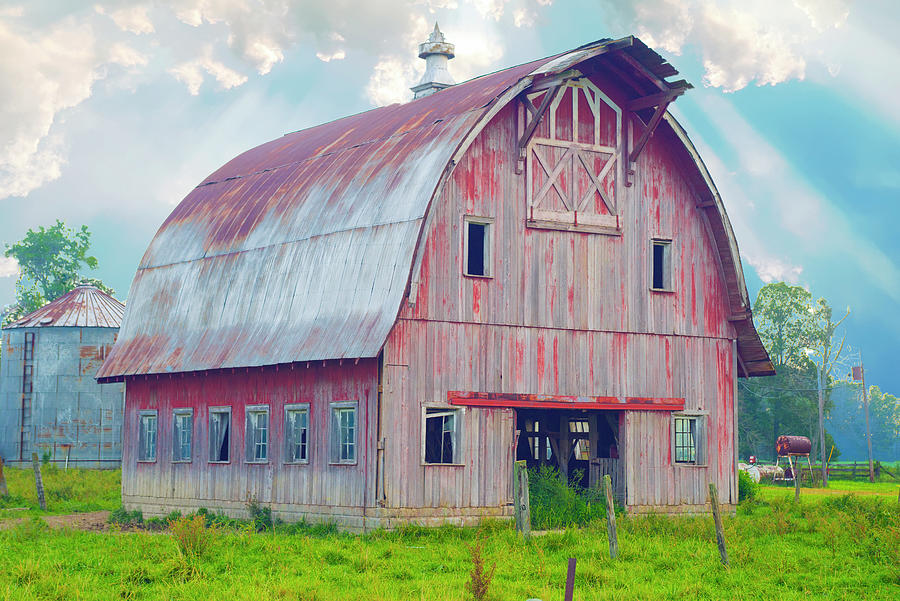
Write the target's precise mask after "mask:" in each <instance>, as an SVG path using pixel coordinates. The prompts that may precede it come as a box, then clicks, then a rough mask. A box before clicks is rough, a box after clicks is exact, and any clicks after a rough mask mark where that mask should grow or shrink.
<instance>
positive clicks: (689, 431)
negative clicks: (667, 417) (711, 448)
mask: <svg viewBox="0 0 900 601" xmlns="http://www.w3.org/2000/svg"><path fill="white" fill-rule="evenodd" d="M672 457H673V458H674V459H675V463H676V464H687V465H706V416H704V415H674V416H673V417H672Z"/></svg>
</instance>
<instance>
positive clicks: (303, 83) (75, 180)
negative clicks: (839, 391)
mask: <svg viewBox="0 0 900 601" xmlns="http://www.w3.org/2000/svg"><path fill="white" fill-rule="evenodd" d="M436 21H437V22H438V23H439V24H440V27H441V29H442V30H443V31H444V33H445V34H446V36H447V40H448V41H449V42H451V43H454V44H455V45H456V58H455V59H454V60H452V61H451V63H450V70H451V73H452V74H453V75H454V77H456V79H457V81H463V80H465V79H468V78H470V77H473V76H477V75H480V74H483V73H487V72H491V71H495V70H497V69H501V68H504V67H508V66H512V65H516V64H520V63H523V62H527V61H530V60H533V59H535V58H539V57H543V56H548V55H551V54H554V53H557V52H561V51H565V50H569V49H571V48H575V47H577V46H579V45H581V44H584V43H587V42H591V41H594V40H597V39H600V38H605V37H613V38H616V37H621V36H624V35H629V34H635V35H637V36H639V37H640V38H641V39H642V40H643V41H644V42H646V43H647V44H649V45H650V46H652V47H653V48H655V49H656V50H657V51H658V52H660V53H661V54H662V55H663V56H664V57H666V58H667V59H668V60H669V61H670V62H671V63H672V64H673V65H674V66H675V67H676V68H677V69H678V70H679V71H680V72H681V74H682V76H683V77H685V78H686V79H687V80H688V81H690V82H692V83H693V84H694V86H695V89H693V90H690V91H689V92H688V93H687V94H685V95H684V96H682V97H681V98H679V99H678V100H677V102H675V104H674V105H673V108H672V109H671V110H672V112H673V113H674V114H675V116H676V117H677V118H678V119H679V120H680V121H681V123H682V124H683V125H684V126H685V128H686V129H687V131H688V133H689V135H690V136H691V138H692V140H693V141H694V143H695V145H696V146H697V148H698V149H699V151H700V153H701V155H702V157H703V159H704V161H705V162H706V164H707V166H708V167H709V170H710V172H711V174H712V177H713V179H714V181H715V182H716V185H717V187H718V189H719V191H720V192H721V194H722V197H723V199H724V202H725V206H726V209H727V211H728V214H729V217H730V219H731V222H732V225H733V227H734V230H735V234H736V236H737V240H738V245H739V247H740V250H741V255H742V259H743V265H744V273H745V277H746V280H747V285H748V288H749V291H750V294H751V298H753V297H755V295H756V292H757V291H758V290H759V288H760V287H761V286H762V285H763V284H764V283H767V282H772V281H779V280H784V281H787V282H790V283H792V284H798V285H802V286H804V287H805V288H807V289H808V290H810V292H811V293H812V294H813V295H814V297H816V298H818V297H825V298H826V299H828V301H829V302H830V303H831V305H832V306H833V307H834V308H835V312H836V313H838V314H839V315H843V313H844V312H845V311H846V310H847V309H848V308H849V310H850V316H849V317H848V318H847V320H846V321H845V322H844V323H845V326H846V327H845V328H844V331H843V332H842V335H843V334H846V338H847V342H848V343H849V344H850V345H851V347H852V351H853V353H854V354H858V353H860V352H861V353H862V358H863V360H864V362H865V364H866V367H867V378H866V379H867V382H868V383H871V384H878V385H879V386H881V388H882V389H883V390H886V391H891V392H894V393H900V368H898V367H897V365H896V359H895V358H894V357H895V354H896V349H895V347H896V343H897V341H898V340H900V311H898V308H900V238H898V237H897V236H896V234H895V229H896V224H897V223H900V111H898V110H897V109H896V106H895V105H896V103H897V98H900V67H898V65H900V46H898V43H897V42H896V41H895V40H896V31H897V30H898V26H900V5H898V4H897V3H895V2H891V1H889V0H884V1H880V0H870V1H865V2H862V1H861V2H851V1H849V0H758V1H756V2H746V1H742V0H721V1H719V2H708V1H702V0H636V1H633V2H625V1H622V0H593V1H587V0H585V1H579V0H570V1H565V0H405V1H404V0H397V1H384V0H369V1H367V2H358V1H355V0H327V1H322V0H157V1H152V0H151V1H130V0H112V1H99V2H77V1H75V0H29V1H28V2H21V3H17V2H15V1H12V2H10V1H9V0H0V82H3V83H2V84H0V246H2V245H4V244H8V243H12V242H15V241H16V240H19V239H21V238H22V237H23V236H24V234H25V232H26V231H27V230H28V229H29V228H36V227H37V226H39V225H45V226H47V225H51V224H53V223H54V221H55V220H56V219H62V220H63V221H65V222H66V223H67V224H68V225H69V226H80V225H81V224H86V225H87V226H88V227H89V229H90V231H91V232H92V233H93V238H92V241H93V247H92V250H93V254H94V255H95V256H96V257H97V258H98V260H99V263H100V265H99V268H98V269H97V270H96V271H95V272H93V273H91V274H90V275H91V276H93V277H98V278H100V279H102V280H103V281H104V282H105V283H107V284H108V285H110V286H112V287H113V288H114V289H115V290H116V291H117V293H118V294H117V295H118V296H119V298H121V299H123V300H124V299H125V298H126V297H127V292H128V289H129V286H130V284H131V280H132V278H133V276H134V272H135V269H136V268H137V265H138V262H139V260H140V258H141V256H142V254H143V252H144V250H145V249H146V247H147V245H148V244H149V242H150V240H151V239H152V237H153V235H154V233H155V232H156V230H157V228H158V227H159V225H160V224H161V223H162V221H163V220H164V219H165V218H166V216H167V215H168V214H169V213H170V212H171V211H172V209H173V208H174V207H175V206H176V205H177V204H178V202H180V200H181V199H182V198H183V197H184V196H185V195H187V193H188V192H189V191H190V190H191V188H193V187H194V186H195V185H197V184H198V183H199V182H200V181H202V180H203V179H204V178H205V177H206V176H207V175H208V174H210V173H211V172H212V171H214V170H215V169H217V168H218V167H219V166H221V165H222V164H224V163H225V162H227V161H228V160H229V159H231V158H233V157H234V156H235V155H237V154H239V153H240V152H242V151H244V150H247V149H249V148H252V147H254V146H256V145H258V144H261V143H263V142H266V141H268V140H271V139H274V138H277V137H280V136H281V135H283V134H284V133H287V132H290V131H295V130H298V129H303V128H306V127H310V126H313V125H316V124H319V123H322V122H325V121H330V120H333V119H336V118H340V117H342V116H346V115H350V114H354V113H358V112H361V111H365V110H368V109H370V108H372V107H375V106H381V105H385V104H390V103H393V102H406V101H408V100H410V98H411V96H412V94H411V92H410V91H409V89H408V88H409V86H411V85H414V84H415V83H417V81H418V78H419V77H420V76H421V72H422V71H423V69H424V61H422V60H420V59H418V58H417V56H416V54H417V50H416V48H417V44H418V43H420V42H422V41H424V40H425V39H426V37H427V34H428V32H429V31H430V29H431V28H432V27H433V25H434V23H435V22H436ZM16 276H17V265H16V264H15V262H14V261H12V260H10V259H6V258H3V257H0V306H3V305H6V304H9V303H12V302H13V301H14V299H15V281H16Z"/></svg>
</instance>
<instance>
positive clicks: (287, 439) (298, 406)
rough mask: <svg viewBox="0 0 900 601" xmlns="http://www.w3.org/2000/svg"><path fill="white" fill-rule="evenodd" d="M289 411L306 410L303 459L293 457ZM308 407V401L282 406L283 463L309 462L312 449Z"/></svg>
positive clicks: (303, 463) (304, 463) (305, 463)
mask: <svg viewBox="0 0 900 601" xmlns="http://www.w3.org/2000/svg"><path fill="white" fill-rule="evenodd" d="M291 411H298V412H300V411H303V412H306V457H305V458H304V459H293V453H292V446H293V439H292V434H293V432H291V430H290V419H289V418H288V413H290V412H291ZM310 417H311V416H310V409H309V403H291V404H289V405H285V406H284V463H285V464H287V465H308V464H309V456H310V452H311V450H312V445H311V444H310V430H311V425H312V423H311V419H310Z"/></svg>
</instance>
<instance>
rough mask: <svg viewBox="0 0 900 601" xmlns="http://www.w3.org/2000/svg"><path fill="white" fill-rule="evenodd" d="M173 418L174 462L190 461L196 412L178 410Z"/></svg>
mask: <svg viewBox="0 0 900 601" xmlns="http://www.w3.org/2000/svg"><path fill="white" fill-rule="evenodd" d="M172 418H173V419H172V461H182V462H187V461H190V460H191V441H192V440H193V438H194V412H193V410H192V409H176V410H175V411H174V412H173V416H172Z"/></svg>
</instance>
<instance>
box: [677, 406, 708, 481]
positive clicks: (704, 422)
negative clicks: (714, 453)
mask: <svg viewBox="0 0 900 601" xmlns="http://www.w3.org/2000/svg"><path fill="white" fill-rule="evenodd" d="M679 419H690V420H695V421H696V422H697V432H696V433H695V434H694V436H695V437H696V440H695V441H694V446H695V454H696V459H695V461H693V462H691V461H678V455H677V453H676V448H677V445H676V435H675V432H676V421H677V420H679ZM708 422H709V412H708V411H680V412H678V413H673V414H672V418H671V420H670V449H671V453H672V465H673V466H675V467H708V466H709V428H708Z"/></svg>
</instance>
